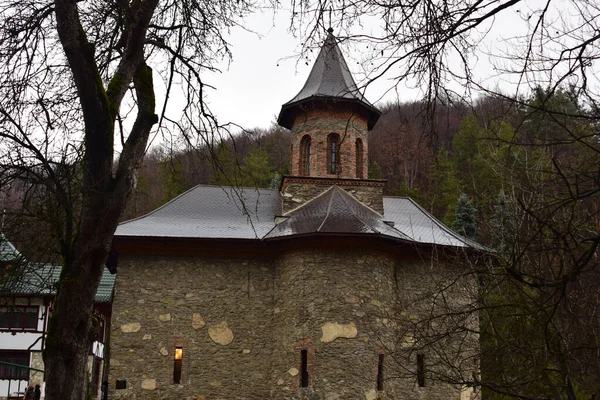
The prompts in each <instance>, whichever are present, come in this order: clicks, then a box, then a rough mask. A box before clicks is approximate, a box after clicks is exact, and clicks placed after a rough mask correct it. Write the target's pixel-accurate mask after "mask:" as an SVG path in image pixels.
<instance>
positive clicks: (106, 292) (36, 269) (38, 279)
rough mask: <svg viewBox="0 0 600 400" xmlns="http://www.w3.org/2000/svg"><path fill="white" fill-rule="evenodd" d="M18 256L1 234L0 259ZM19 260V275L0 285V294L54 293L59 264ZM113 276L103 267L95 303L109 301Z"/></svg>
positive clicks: (50, 294)
mask: <svg viewBox="0 0 600 400" xmlns="http://www.w3.org/2000/svg"><path fill="white" fill-rule="evenodd" d="M0 235H2V234H0ZM19 257H22V256H21V254H20V253H19V252H18V251H17V249H16V248H15V246H14V245H13V244H12V243H11V242H10V241H9V240H8V239H6V237H5V236H4V235H2V236H1V237H0V261H5V262H10V261H15V260H16V259H18V258H19ZM21 260H22V264H20V265H19V266H18V267H19V269H20V271H19V274H20V276H19V277H18V279H15V280H14V282H9V283H8V282H7V283H8V284H7V285H5V286H2V287H0V295H4V296H6V295H8V296H18V295H26V296H31V295H40V296H53V295H55V294H56V284H57V283H58V280H59V278H60V271H61V269H62V267H61V266H60V265H52V264H40V263H31V262H28V261H27V260H25V259H24V258H21ZM115 277H116V276H115V275H112V274H111V273H110V272H109V271H108V269H106V268H104V271H103V272H102V278H101V279H100V284H99V285H98V290H97V291H96V299H95V301H96V303H110V302H111V301H112V293H113V288H114V286H115Z"/></svg>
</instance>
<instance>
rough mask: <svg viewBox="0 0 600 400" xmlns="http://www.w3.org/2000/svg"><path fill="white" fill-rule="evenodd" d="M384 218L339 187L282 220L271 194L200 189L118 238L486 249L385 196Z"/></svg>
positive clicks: (126, 225) (122, 229)
mask: <svg viewBox="0 0 600 400" xmlns="http://www.w3.org/2000/svg"><path fill="white" fill-rule="evenodd" d="M383 206H384V215H383V216H382V215H380V214H379V213H377V212H376V211H374V210H372V209H371V208H369V207H367V206H365V205H364V204H362V203H361V202H359V201H358V200H357V199H356V198H355V197H353V196H352V195H350V194H349V193H348V192H346V191H345V190H343V189H341V188H340V187H338V186H332V187H330V188H329V189H328V190H326V191H325V192H324V193H322V194H321V195H319V196H317V197H315V198H314V199H312V200H311V201H309V202H307V203H305V204H303V205H302V206H300V207H298V208H296V209H294V210H291V211H289V212H288V213H287V214H285V215H284V216H283V217H284V220H283V221H282V222H280V223H278V224H276V223H275V217H277V216H281V215H282V197H281V195H280V193H279V191H277V190H273V189H250V188H232V187H220V186H210V185H199V186H196V187H194V188H192V189H190V190H189V191H187V192H185V193H183V194H182V195H180V196H179V197H177V198H175V199H173V200H171V201H170V202H169V203H167V204H165V205H164V206H162V207H160V208H158V209H157V210H155V211H153V212H151V213H149V214H147V215H145V216H142V217H139V218H137V219H133V220H130V221H126V222H123V223H121V224H120V225H119V227H118V228H117V231H116V233H115V236H116V237H117V238H118V237H132V236H133V237H136V236H139V237H159V238H161V237H162V238H196V239H256V240H262V239H265V240H268V239H275V238H281V237H284V236H295V235H305V234H311V233H350V234H367V235H382V236H386V237H390V238H396V239H400V240H406V241H409V242H413V243H423V244H435V245H441V246H453V247H465V248H466V247H469V248H474V249H478V250H485V249H484V247H483V246H481V245H479V244H478V243H476V242H473V241H471V240H468V239H465V238H463V237H462V236H460V235H458V234H456V233H455V232H453V231H452V230H451V229H449V228H447V227H446V226H445V225H444V224H442V223H441V222H440V221H438V220H437V219H435V217H433V216H432V215H431V214H429V213H428V212H427V211H425V210H424V209H423V208H421V207H420V206H419V205H418V204H417V203H415V202H414V201H412V200H411V199H409V198H405V197H384V198H383Z"/></svg>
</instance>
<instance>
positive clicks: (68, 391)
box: [44, 0, 158, 400]
mask: <svg viewBox="0 0 600 400" xmlns="http://www.w3.org/2000/svg"><path fill="white" fill-rule="evenodd" d="M157 3H158V0H146V1H144V2H134V3H132V4H135V6H136V7H137V8H136V9H135V10H131V11H132V15H134V16H135V17H134V19H133V21H131V23H130V24H129V27H128V28H127V29H129V34H128V35H127V37H128V38H129V39H128V40H127V43H126V45H125V50H124V53H123V58H122V59H121V61H120V63H119V65H118V67H117V71H116V73H115V75H114V76H113V78H112V79H111V81H110V83H109V85H108V89H106V90H105V88H104V86H103V84H102V79H101V77H100V75H99V73H98V67H97V65H96V61H95V59H94V53H93V52H94V50H93V46H92V45H91V44H90V43H88V41H87V38H86V35H85V33H84V31H83V29H82V27H81V23H80V20H79V14H78V10H77V5H76V1H74V0H56V1H55V5H56V11H55V12H56V23H57V30H58V33H59V37H60V41H61V43H62V45H63V48H64V51H65V55H66V56H67V60H68V61H69V66H70V68H71V71H72V72H73V78H74V81H75V85H76V87H77V91H78V94H79V99H80V102H81V105H82V112H83V119H84V123H85V156H84V161H83V165H82V174H83V188H82V208H81V221H80V225H79V231H78V232H77V233H76V234H75V235H74V236H73V238H72V240H71V242H70V243H69V244H70V248H69V249H67V250H66V251H64V254H63V266H62V267H63V268H62V272H61V276H60V281H59V286H58V288H57V294H56V298H55V300H54V304H53V313H52V316H51V318H50V322H49V326H48V334H47V340H46V348H45V350H44V363H45V370H46V382H47V387H46V399H47V400H84V399H85V396H86V389H87V358H88V354H89V350H90V346H91V345H92V343H93V341H94V339H95V335H96V329H95V327H94V324H93V323H92V321H93V318H92V306H93V304H94V298H95V295H96V290H97V288H98V285H99V283H100V279H101V277H102V272H103V270H104V264H105V262H106V258H107V256H108V253H109V251H110V248H111V243H112V237H113V234H114V232H115V230H116V228H117V224H118V221H119V218H120V216H121V213H122V212H123V210H124V208H125V205H126V204H127V200H128V198H129V196H130V194H131V191H132V189H133V185H134V178H135V173H136V170H137V168H138V167H139V165H140V163H141V161H142V159H143V156H144V150H145V148H146V144H147V142H148V136H149V134H150V130H151V128H152V126H153V125H154V124H155V123H156V122H157V116H156V115H155V114H154V109H155V100H154V86H153V82H152V70H151V69H150V68H149V67H148V66H147V65H146V64H145V61H144V58H143V56H144V52H143V50H144V48H143V46H144V41H145V37H146V31H147V29H148V25H149V23H150V20H151V18H152V15H153V13H154V10H155V8H156V6H157ZM132 81H133V84H134V88H135V91H136V97H137V102H138V103H137V104H138V114H137V117H136V120H135V122H134V124H133V127H132V130H131V132H130V134H129V137H128V139H127V141H126V142H125V144H124V146H123V151H122V154H121V157H120V158H119V163H118V166H117V168H116V170H115V169H114V168H113V158H114V146H113V137H114V124H115V118H116V116H117V113H118V109H119V107H120V104H121V101H122V99H123V96H124V94H125V92H126V90H127V88H128V87H129V85H130V84H131V82H132ZM73 217H74V218H75V216H73Z"/></svg>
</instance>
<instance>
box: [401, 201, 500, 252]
mask: <svg viewBox="0 0 600 400" xmlns="http://www.w3.org/2000/svg"><path fill="white" fill-rule="evenodd" d="M404 198H405V199H406V200H408V201H410V202H411V203H412V204H413V205H414V206H415V207H417V208H418V209H419V211H421V212H422V213H423V214H425V216H427V218H429V219H430V220H431V221H432V222H433V223H434V224H436V225H437V226H438V227H439V228H440V229H442V230H443V231H444V232H446V233H447V234H449V235H451V236H453V237H454V238H456V239H457V240H459V241H461V242H463V243H464V244H465V245H467V247H475V248H480V249H484V250H488V249H487V248H486V247H485V246H483V245H482V244H479V243H477V242H476V241H474V240H471V239H469V238H466V237H464V236H462V235H459V234H458V233H456V232H454V231H453V230H452V229H450V228H449V227H447V226H446V224H444V223H443V222H442V221H440V220H439V219H437V218H436V217H435V216H434V215H433V214H431V213H430V212H429V211H427V210H426V209H425V208H423V207H422V206H421V205H420V204H419V203H417V202H416V201H415V200H413V199H412V198H410V197H404Z"/></svg>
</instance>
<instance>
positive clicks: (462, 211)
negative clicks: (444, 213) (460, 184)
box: [452, 193, 478, 239]
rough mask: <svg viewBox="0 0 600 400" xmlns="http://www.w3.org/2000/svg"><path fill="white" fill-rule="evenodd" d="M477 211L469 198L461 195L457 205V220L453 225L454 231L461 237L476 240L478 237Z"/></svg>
mask: <svg viewBox="0 0 600 400" xmlns="http://www.w3.org/2000/svg"><path fill="white" fill-rule="evenodd" d="M475 211H476V210H475V207H473V204H471V201H470V200H469V197H467V195H466V194H464V193H461V195H460V196H459V197H458V202H457V204H456V214H455V215H456V218H455V220H454V222H453V223H452V229H453V230H454V231H455V232H456V233H458V234H459V235H462V236H464V237H466V238H469V239H475V238H476V237H477V235H478V232H477V220H476V218H475Z"/></svg>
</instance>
